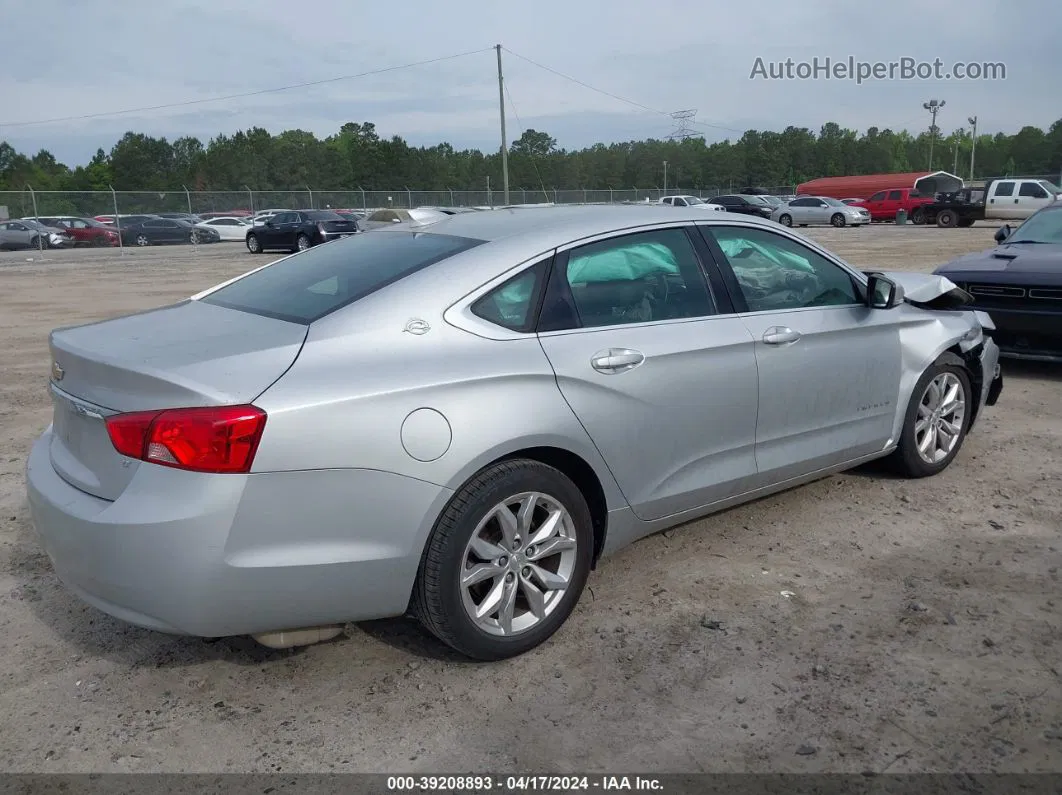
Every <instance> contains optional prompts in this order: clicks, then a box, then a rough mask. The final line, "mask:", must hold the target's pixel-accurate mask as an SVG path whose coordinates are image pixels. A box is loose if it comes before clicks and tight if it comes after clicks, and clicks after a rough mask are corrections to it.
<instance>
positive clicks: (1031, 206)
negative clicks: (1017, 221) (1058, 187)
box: [1015, 179, 1054, 219]
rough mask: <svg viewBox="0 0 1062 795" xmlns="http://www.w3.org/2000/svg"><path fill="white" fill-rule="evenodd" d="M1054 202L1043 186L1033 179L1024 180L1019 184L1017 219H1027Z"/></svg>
mask: <svg viewBox="0 0 1062 795" xmlns="http://www.w3.org/2000/svg"><path fill="white" fill-rule="evenodd" d="M1053 200H1054V197H1053V196H1052V195H1051V194H1049V193H1048V192H1047V190H1046V189H1045V188H1044V186H1043V185H1041V184H1040V183H1039V182H1037V181H1035V180H1031V179H1026V180H1022V181H1021V182H1020V183H1019V184H1018V201H1017V211H1018V215H1016V216H1015V217H1017V218H1021V219H1025V218H1028V217H1029V216H1030V215H1032V214H1033V213H1034V212H1036V211H1037V210H1039V209H1040V208H1041V207H1043V206H1044V205H1046V204H1049V203H1050V202H1051V201H1053Z"/></svg>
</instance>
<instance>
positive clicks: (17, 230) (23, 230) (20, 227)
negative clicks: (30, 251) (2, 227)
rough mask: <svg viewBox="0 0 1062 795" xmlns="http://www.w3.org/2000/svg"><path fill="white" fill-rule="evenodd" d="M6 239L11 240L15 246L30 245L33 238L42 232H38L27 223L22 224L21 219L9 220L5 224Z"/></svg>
mask: <svg viewBox="0 0 1062 795" xmlns="http://www.w3.org/2000/svg"><path fill="white" fill-rule="evenodd" d="M7 231H8V239H9V240H11V242H12V243H14V244H15V245H16V246H19V247H22V246H27V247H28V246H30V245H32V244H33V243H34V238H35V237H38V236H39V235H41V234H42V233H40V232H38V231H37V230H36V229H34V228H33V227H31V226H29V225H28V224H24V223H22V222H21V221H11V222H9V223H8V224H7Z"/></svg>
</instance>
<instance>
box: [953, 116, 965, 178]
mask: <svg viewBox="0 0 1062 795" xmlns="http://www.w3.org/2000/svg"><path fill="white" fill-rule="evenodd" d="M965 135H966V130H964V129H963V128H962V127H960V128H959V131H958V133H957V134H956V136H955V162H954V163H953V164H952V166H951V173H952V174H954V175H955V176H959V142H960V141H961V140H962V139H963V137H964V136H965Z"/></svg>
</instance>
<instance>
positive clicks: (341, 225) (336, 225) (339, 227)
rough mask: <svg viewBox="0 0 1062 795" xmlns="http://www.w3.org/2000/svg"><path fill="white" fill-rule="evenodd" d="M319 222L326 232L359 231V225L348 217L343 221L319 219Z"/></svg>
mask: <svg viewBox="0 0 1062 795" xmlns="http://www.w3.org/2000/svg"><path fill="white" fill-rule="evenodd" d="M318 224H319V225H320V226H321V228H322V229H324V230H325V231H326V232H350V233H352V234H353V233H354V232H357V231H358V225H357V224H355V223H354V222H353V221H348V220H346V219H343V220H341V221H318Z"/></svg>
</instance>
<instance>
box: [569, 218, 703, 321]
mask: <svg viewBox="0 0 1062 795" xmlns="http://www.w3.org/2000/svg"><path fill="white" fill-rule="evenodd" d="M564 276H565V277H566V281H567V285H566V286H567V288H568V290H569V291H570V294H571V297H572V304H573V308H574V310H575V314H576V316H577V317H578V320H579V323H580V324H581V325H582V326H583V327H598V326H614V325H620V324H625V323H647V322H651V321H657V320H675V319H679V318H693V317H704V316H707V315H713V314H715V313H716V308H715V302H714V301H713V300H712V296H711V293H710V292H709V290H708V285H707V283H706V282H705V279H704V273H703V272H702V271H701V266H700V262H699V260H698V259H697V254H696V252H695V251H694V248H693V244H692V243H691V242H690V239H689V237H688V235H687V234H686V231H685V230H683V229H661V230H656V231H652V232H639V233H636V234H632V235H624V236H622V237H616V238H609V239H608V240H602V241H599V242H597V243H590V244H588V245H585V246H580V247H579V248H576V249H573V250H572V251H571V252H570V253H569V256H568V263H567V266H566V269H565V272H564Z"/></svg>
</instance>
